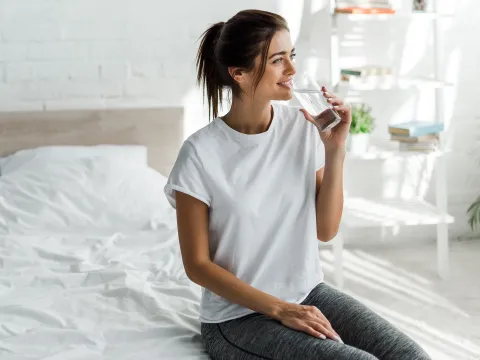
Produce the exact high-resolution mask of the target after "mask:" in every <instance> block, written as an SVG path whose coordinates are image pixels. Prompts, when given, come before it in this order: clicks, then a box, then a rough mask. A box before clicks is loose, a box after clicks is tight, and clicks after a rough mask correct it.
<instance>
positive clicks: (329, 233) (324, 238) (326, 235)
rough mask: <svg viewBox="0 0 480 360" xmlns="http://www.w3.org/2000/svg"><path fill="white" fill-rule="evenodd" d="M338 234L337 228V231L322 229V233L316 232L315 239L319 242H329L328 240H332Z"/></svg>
mask: <svg viewBox="0 0 480 360" xmlns="http://www.w3.org/2000/svg"><path fill="white" fill-rule="evenodd" d="M337 234H338V228H337V229H330V230H329V229H322V231H318V230H317V239H318V240H320V241H321V242H329V241H330V240H333V239H334V238H335V236H337Z"/></svg>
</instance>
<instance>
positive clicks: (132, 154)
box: [0, 145, 147, 175]
mask: <svg viewBox="0 0 480 360" xmlns="http://www.w3.org/2000/svg"><path fill="white" fill-rule="evenodd" d="M98 156H103V157H108V158H111V159H121V160H122V161H123V162H124V163H125V164H129V163H132V164H143V165H145V166H146V165H147V148H146V146H143V145H94V146H61V145H60V146H41V147H37V148H32V149H24V150H19V151H17V152H15V153H14V154H12V155H9V156H7V157H4V158H0V174H1V175H5V174H8V173H11V172H13V171H16V170H18V169H20V168H21V167H22V166H25V165H29V164H33V163H34V162H35V161H37V160H39V159H41V160H46V159H47V160H73V159H85V158H91V157H98Z"/></svg>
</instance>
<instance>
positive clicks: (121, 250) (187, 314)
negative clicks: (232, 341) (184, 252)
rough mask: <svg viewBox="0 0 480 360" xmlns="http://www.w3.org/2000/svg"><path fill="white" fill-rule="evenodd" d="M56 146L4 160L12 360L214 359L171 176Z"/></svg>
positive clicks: (0, 208) (4, 304)
mask: <svg viewBox="0 0 480 360" xmlns="http://www.w3.org/2000/svg"><path fill="white" fill-rule="evenodd" d="M54 150H55V151H54V152H53V153H52V151H49V152H43V153H42V152H40V151H38V150H34V151H33V150H32V151H30V150H29V152H27V153H25V152H24V153H19V154H17V155H16V157H14V158H11V159H7V160H8V165H9V167H8V168H7V167H6V166H5V164H7V161H5V159H4V161H3V165H4V167H3V168H2V169H1V170H2V176H0V359H2V360H10V359H15V360H20V359H25V360H26V359H44V360H47V359H48V360H96V359H116V360H121V359H135V360H138V359H166V360H167V359H180V360H181V359H208V358H209V357H208V356H207V355H206V353H205V351H204V347H203V344H202V341H201V336H200V321H199V306H200V305H199V304H200V295H201V288H200V287H199V286H197V285H196V284H194V283H193V282H191V281H190V280H189V279H188V278H187V276H186V274H185V271H184V268H183V264H182V260H181V254H180V246H179V241H178V235H177V225H176V214H175V210H174V209H173V208H171V207H170V206H169V205H168V202H167V200H166V199H165V195H164V193H163V186H164V184H165V183H166V178H165V177H163V176H162V175H160V174H159V173H158V172H156V171H154V170H153V169H150V168H149V167H147V166H146V161H143V160H144V159H143V160H142V158H140V159H133V158H132V159H130V160H129V161H127V160H128V159H129V158H128V157H126V156H124V155H123V152H124V151H123V149H118V150H116V151H118V152H119V154H115V156H113V157H112V154H110V153H109V154H104V153H102V152H99V151H100V150H96V151H97V152H99V153H96V154H93V155H94V156H93V155H92V154H90V153H85V151H84V150H81V151H80V150H78V151H75V153H74V154H72V153H69V155H68V158H67V159H65V154H66V152H65V149H54ZM101 151H103V150H101ZM77 153H78V154H77ZM128 154H129V155H132V152H131V149H129V153H128ZM73 155H75V156H73ZM139 156H144V154H143V155H142V154H141V153H140V154H139ZM130 157H131V156H130ZM0 165H1V164H0ZM7 170H8V171H7Z"/></svg>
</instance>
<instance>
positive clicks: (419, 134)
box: [388, 121, 443, 152]
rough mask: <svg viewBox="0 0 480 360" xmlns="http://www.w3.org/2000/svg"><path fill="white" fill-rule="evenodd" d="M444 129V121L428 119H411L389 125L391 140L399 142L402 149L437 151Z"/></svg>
mask: <svg viewBox="0 0 480 360" xmlns="http://www.w3.org/2000/svg"><path fill="white" fill-rule="evenodd" d="M442 131H443V123H437V122H426V121H410V122H406V123H401V124H395V125H390V126H389V127H388V132H389V133H390V140H392V141H397V142H398V143H399V150H400V151H422V152H430V151H436V150H438V147H439V142H440V135H439V134H440V132H442Z"/></svg>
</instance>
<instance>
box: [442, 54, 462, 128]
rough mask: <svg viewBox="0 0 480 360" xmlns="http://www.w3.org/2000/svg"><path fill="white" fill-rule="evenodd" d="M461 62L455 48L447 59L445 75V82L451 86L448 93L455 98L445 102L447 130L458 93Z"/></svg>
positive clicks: (460, 56) (460, 57)
mask: <svg viewBox="0 0 480 360" xmlns="http://www.w3.org/2000/svg"><path fill="white" fill-rule="evenodd" d="M461 61H462V50H461V49H460V48H459V47H457V48H456V49H455V50H453V51H452V52H451V53H450V54H449V55H448V57H447V66H446V73H445V81H447V82H450V83H452V84H453V86H452V87H451V88H450V89H448V90H449V93H453V94H455V95H454V96H455V98H453V99H450V101H446V104H445V125H446V128H449V125H450V121H451V119H452V116H453V109H454V107H455V103H456V95H457V93H458V84H457V83H458V77H459V74H460V62H461Z"/></svg>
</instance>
